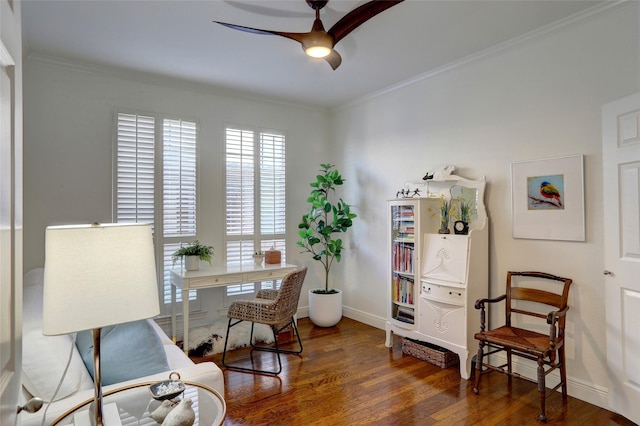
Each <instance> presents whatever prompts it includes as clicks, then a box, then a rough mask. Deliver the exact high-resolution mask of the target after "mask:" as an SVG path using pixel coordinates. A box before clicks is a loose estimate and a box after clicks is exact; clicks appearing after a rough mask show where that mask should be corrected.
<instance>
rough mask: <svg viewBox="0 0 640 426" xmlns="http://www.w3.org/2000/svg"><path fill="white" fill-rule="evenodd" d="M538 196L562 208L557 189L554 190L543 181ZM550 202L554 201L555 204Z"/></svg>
mask: <svg viewBox="0 0 640 426" xmlns="http://www.w3.org/2000/svg"><path fill="white" fill-rule="evenodd" d="M540 195H542V197H543V198H545V199H547V200H549V201H550V202H552V203H554V204H557V205H558V206H560V207H562V199H561V198H560V191H558V188H556V187H555V186H554V185H552V184H551V183H549V182H547V181H544V182H542V183H541V184H540ZM552 200H555V202H554V201H552Z"/></svg>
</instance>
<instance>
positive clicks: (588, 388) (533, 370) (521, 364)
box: [493, 354, 611, 410]
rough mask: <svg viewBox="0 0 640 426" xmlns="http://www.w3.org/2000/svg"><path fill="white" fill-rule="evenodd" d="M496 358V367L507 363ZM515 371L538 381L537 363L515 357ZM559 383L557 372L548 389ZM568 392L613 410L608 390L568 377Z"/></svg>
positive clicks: (551, 374) (554, 373)
mask: <svg viewBox="0 0 640 426" xmlns="http://www.w3.org/2000/svg"><path fill="white" fill-rule="evenodd" d="M494 357H495V358H496V360H495V361H493V362H495V363H496V365H502V364H504V363H506V362H507V357H506V356H504V355H503V354H499V355H494ZM513 371H515V372H516V373H518V374H520V375H522V376H524V377H527V378H530V379H533V380H536V377H537V376H538V370H537V365H535V363H533V362H531V364H529V361H527V360H523V359H521V358H518V357H514V359H513ZM496 374H499V373H496ZM559 382H560V376H559V372H558V371H557V370H556V371H553V372H552V373H550V374H549V375H548V376H547V387H549V385H552V386H555V384H557V383H559ZM558 392H559V391H558ZM567 392H568V393H569V395H570V396H572V397H574V398H577V399H580V400H582V401H586V402H588V403H590V404H593V405H597V406H598V407H600V408H604V409H606V410H611V408H610V407H609V403H608V398H609V390H608V389H607V388H604V387H602V386H596V385H593V384H592V383H587V382H585V381H584V380H580V379H576V378H575V377H571V376H569V375H567Z"/></svg>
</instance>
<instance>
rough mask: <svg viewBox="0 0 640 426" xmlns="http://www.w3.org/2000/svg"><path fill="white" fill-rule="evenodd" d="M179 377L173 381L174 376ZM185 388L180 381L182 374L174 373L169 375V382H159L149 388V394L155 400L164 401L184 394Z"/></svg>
mask: <svg viewBox="0 0 640 426" xmlns="http://www.w3.org/2000/svg"><path fill="white" fill-rule="evenodd" d="M173 375H177V376H178V378H177V379H173V378H172V376H173ZM184 390H185V386H184V383H182V381H180V374H178V373H176V372H173V373H171V374H170V375H169V380H164V381H162V382H157V383H154V384H152V385H151V386H149V392H151V396H152V397H153V399H157V400H158V401H164V400H165V399H173V398H175V397H176V396H178V395H180V394H181V393H182V392H184Z"/></svg>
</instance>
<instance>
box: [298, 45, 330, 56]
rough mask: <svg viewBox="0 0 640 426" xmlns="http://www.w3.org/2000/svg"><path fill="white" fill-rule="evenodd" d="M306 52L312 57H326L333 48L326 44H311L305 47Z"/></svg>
mask: <svg viewBox="0 0 640 426" xmlns="http://www.w3.org/2000/svg"><path fill="white" fill-rule="evenodd" d="M304 53H306V54H307V55H309V56H311V57H312V58H325V57H327V56H329V54H330V53H331V48H329V47H326V46H310V47H307V48H305V50H304Z"/></svg>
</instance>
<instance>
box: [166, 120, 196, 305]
mask: <svg viewBox="0 0 640 426" xmlns="http://www.w3.org/2000/svg"><path fill="white" fill-rule="evenodd" d="M196 139H197V138H196V123H193V122H189V121H184V120H175V119H164V120H163V123H162V212H163V215H162V229H163V235H164V250H163V264H164V274H163V275H164V292H163V293H164V295H163V296H164V303H165V304H170V303H171V281H170V275H169V271H170V270H171V268H172V267H173V259H172V255H173V253H174V252H175V251H176V250H177V249H178V248H179V247H180V242H182V241H183V240H185V239H188V240H193V239H194V238H195V236H196V181H197V179H196V173H197V170H196V163H197V157H196ZM195 297H196V292H195V291H190V292H189V298H190V300H191V299H194V298H195ZM176 299H177V300H178V301H182V294H181V292H178V294H177V295H176Z"/></svg>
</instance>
